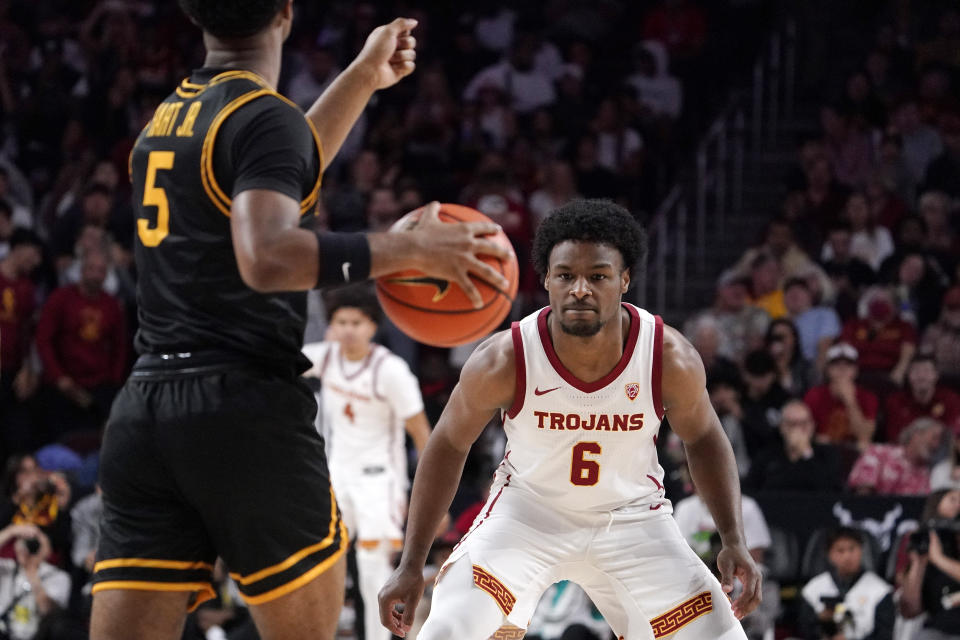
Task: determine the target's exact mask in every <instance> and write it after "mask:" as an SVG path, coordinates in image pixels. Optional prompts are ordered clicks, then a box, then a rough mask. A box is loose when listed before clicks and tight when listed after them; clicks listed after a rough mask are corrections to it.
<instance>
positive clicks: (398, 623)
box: [380, 331, 516, 637]
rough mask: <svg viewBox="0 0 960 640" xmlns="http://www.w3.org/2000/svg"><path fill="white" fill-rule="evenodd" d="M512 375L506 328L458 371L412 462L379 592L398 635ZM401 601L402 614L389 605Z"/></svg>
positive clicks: (506, 402)
mask: <svg viewBox="0 0 960 640" xmlns="http://www.w3.org/2000/svg"><path fill="white" fill-rule="evenodd" d="M515 384H516V373H515V371H514V355H513V342H512V338H511V336H510V332H509V331H507V332H502V333H499V334H497V335H495V336H493V337H492V338H490V339H489V340H487V341H486V342H485V343H483V344H482V345H480V346H479V347H478V348H477V350H476V351H475V352H474V353H473V355H471V356H470V358H469V359H468V360H467V362H466V364H465V365H464V367H463V371H462V372H461V374H460V382H459V384H457V386H456V388H455V389H454V390H453V393H452V394H451V396H450V401H449V402H448V403H447V406H446V407H445V408H444V410H443V414H442V415H441V416H440V420H439V421H438V422H437V426H436V428H434V430H433V433H432V434H431V435H430V439H429V440H428V441H427V446H426V448H425V449H424V451H423V457H422V458H421V459H420V461H419V464H418V465H417V474H416V477H415V478H414V481H413V493H412V495H411V498H410V517H409V519H408V521H407V535H406V540H405V542H404V547H403V555H402V556H401V558H400V566H399V567H398V568H397V570H396V571H395V572H394V574H393V576H391V578H390V580H389V581H388V582H387V584H386V585H385V586H384V587H383V589H382V590H381V591H380V620H381V622H383V625H384V626H385V627H387V629H389V630H390V631H391V632H393V633H394V634H396V635H398V636H401V637H403V636H404V635H405V634H406V632H407V631H408V630H409V629H410V626H411V625H412V624H413V614H414V610H415V609H416V607H417V602H418V601H419V600H420V596H421V595H422V594H423V565H424V563H425V562H426V560H427V553H428V552H429V551H430V545H431V544H432V543H433V539H434V536H435V535H436V531H437V527H438V526H439V524H440V521H441V520H442V519H443V517H444V515H445V514H446V513H447V509H449V507H450V503H451V502H452V501H453V496H454V494H455V493H456V491H457V485H458V484H459V482H460V475H461V473H462V472H463V464H464V461H466V459H467V454H468V453H469V452H470V447H471V446H472V445H473V443H474V442H475V441H476V439H477V438H478V437H479V436H480V433H481V432H482V431H483V429H484V427H485V426H486V425H487V423H488V422H489V421H490V418H491V417H492V416H493V414H494V412H495V411H496V410H498V409H503V408H506V407H509V406H510V404H511V403H512V402H513V394H514V385H515ZM397 604H402V605H403V614H402V616H401V614H399V613H398V612H396V611H395V610H394V605H397Z"/></svg>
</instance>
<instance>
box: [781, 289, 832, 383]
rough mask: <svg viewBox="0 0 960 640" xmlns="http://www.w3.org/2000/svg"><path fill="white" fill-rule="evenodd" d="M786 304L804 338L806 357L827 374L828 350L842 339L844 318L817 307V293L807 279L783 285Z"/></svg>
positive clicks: (803, 346)
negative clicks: (815, 302)
mask: <svg viewBox="0 0 960 640" xmlns="http://www.w3.org/2000/svg"><path fill="white" fill-rule="evenodd" d="M783 303H784V306H786V308H787V313H788V314H789V317H790V318H791V319H792V320H793V324H794V326H795V327H796V328H797V333H798V334H799V335H800V351H801V353H802V354H803V357H804V358H806V359H807V360H809V361H810V362H813V363H815V364H816V368H817V370H818V371H822V370H823V363H824V358H825V357H826V353H827V349H828V348H829V347H830V345H831V344H833V341H834V340H835V339H836V338H837V336H839V335H840V318H839V317H838V316H837V312H836V311H834V310H833V309H831V308H830V307H815V306H813V293H812V292H811V291H810V285H809V283H808V282H807V281H806V280H805V279H804V278H790V279H789V280H787V281H786V283H784V285H783Z"/></svg>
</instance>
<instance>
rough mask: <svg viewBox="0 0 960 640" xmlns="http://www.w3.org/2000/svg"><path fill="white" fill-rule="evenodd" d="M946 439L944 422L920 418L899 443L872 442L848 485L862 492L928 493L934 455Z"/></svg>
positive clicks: (901, 437)
mask: <svg viewBox="0 0 960 640" xmlns="http://www.w3.org/2000/svg"><path fill="white" fill-rule="evenodd" d="M942 441H943V425H942V424H941V423H940V422H937V421H936V420H934V419H932V418H918V419H917V420H914V421H913V422H912V423H910V425H909V426H908V427H907V428H906V429H904V430H903V431H902V432H901V434H900V439H899V441H898V444H880V443H877V444H871V445H870V446H869V447H867V448H866V449H865V450H864V451H863V453H861V454H860V457H859V458H858V459H857V462H856V464H854V465H853V470H852V471H851V472H850V477H849V479H848V480H847V485H848V486H849V487H850V489H852V490H854V491H856V492H858V493H877V494H880V495H926V494H928V493H930V471H931V468H932V467H933V463H934V455H935V454H936V452H937V449H938V448H939V447H940V444H941V442H942Z"/></svg>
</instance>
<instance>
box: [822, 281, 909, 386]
mask: <svg viewBox="0 0 960 640" xmlns="http://www.w3.org/2000/svg"><path fill="white" fill-rule="evenodd" d="M861 310H862V311H865V312H866V313H861V315H862V316H864V317H861V318H852V319H850V320H848V321H847V322H846V324H844V325H843V331H842V332H841V334H840V339H841V340H843V341H844V342H848V343H850V344H851V345H852V346H853V347H854V348H855V349H856V350H857V351H858V352H859V354H860V370H861V371H862V374H863V375H862V376H861V378H860V382H861V384H863V385H864V386H867V387H869V388H871V389H873V390H875V391H879V392H883V391H887V390H891V385H890V382H891V381H892V382H893V384H895V385H896V386H898V387H899V386H900V385H902V384H903V379H904V376H905V375H906V373H907V365H908V364H910V359H911V358H913V354H914V353H915V352H916V350H917V332H916V330H915V329H914V328H913V325H911V324H910V323H908V322H905V321H903V320H901V319H900V318H899V317H897V308H896V306H894V303H893V296H891V295H890V292H889V291H887V290H886V289H883V288H880V287H875V288H871V289H868V290H867V291H866V292H865V293H864V294H863V300H862V303H861Z"/></svg>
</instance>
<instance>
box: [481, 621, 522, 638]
mask: <svg viewBox="0 0 960 640" xmlns="http://www.w3.org/2000/svg"><path fill="white" fill-rule="evenodd" d="M526 632H527V630H526V629H521V628H520V627H515V626H513V625H512V624H505V625H503V626H502V627H500V628H499V629H497V630H496V631H494V633H493V635H492V636H490V638H489V640H520V639H521V638H523V635H524V634H525V633H526Z"/></svg>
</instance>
